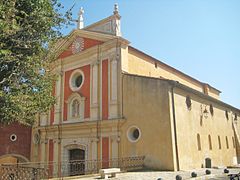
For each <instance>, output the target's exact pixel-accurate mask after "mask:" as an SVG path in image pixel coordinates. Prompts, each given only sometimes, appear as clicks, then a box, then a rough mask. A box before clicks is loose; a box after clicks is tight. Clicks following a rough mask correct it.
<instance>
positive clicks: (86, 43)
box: [59, 36, 103, 59]
mask: <svg viewBox="0 0 240 180" xmlns="http://www.w3.org/2000/svg"><path fill="white" fill-rule="evenodd" d="M102 43H103V42H102V41H99V40H95V39H90V38H86V37H81V36H76V37H75V38H74V40H73V41H72V43H70V45H69V46H68V47H67V48H66V50H64V51H63V52H62V53H61V54H60V55H59V58H61V59H63V58H65V57H68V56H71V55H73V54H77V53H80V52H82V51H84V50H86V49H88V48H91V47H93V46H96V45H99V44H102Z"/></svg>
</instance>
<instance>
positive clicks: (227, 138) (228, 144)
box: [226, 136, 229, 149]
mask: <svg viewBox="0 0 240 180" xmlns="http://www.w3.org/2000/svg"><path fill="white" fill-rule="evenodd" d="M226 146H227V149H229V144H228V138H227V136H226Z"/></svg>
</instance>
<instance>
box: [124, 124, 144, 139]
mask: <svg viewBox="0 0 240 180" xmlns="http://www.w3.org/2000/svg"><path fill="white" fill-rule="evenodd" d="M135 129H137V130H138V132H139V137H138V138H137V139H135V140H134V139H133V137H131V136H132V133H133V131H134V130H135ZM141 135H142V134H141V130H140V129H139V128H138V127H137V126H135V125H134V126H130V127H129V128H128V130H127V138H128V140H129V141H130V142H132V143H135V142H137V141H139V139H140V138H141Z"/></svg>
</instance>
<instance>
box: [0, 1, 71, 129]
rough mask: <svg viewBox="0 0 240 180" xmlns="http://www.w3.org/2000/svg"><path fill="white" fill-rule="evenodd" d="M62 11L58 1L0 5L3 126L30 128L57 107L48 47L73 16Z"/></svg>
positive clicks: (0, 117)
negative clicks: (10, 124) (13, 123)
mask: <svg viewBox="0 0 240 180" xmlns="http://www.w3.org/2000/svg"><path fill="white" fill-rule="evenodd" d="M61 8H63V7H62V5H61V4H60V3H59V2H57V0H5V1H4V0H3V1H1V2H0V123H4V124H9V123H12V122H15V121H17V122H20V123H24V124H29V125H31V124H33V122H34V121H35V117H36V114H37V113H43V112H47V111H49V109H50V108H51V106H52V105H53V104H54V102H55V99H54V97H53V95H52V89H53V82H54V78H55V77H54V75H53V74H52V73H51V69H50V66H49V65H50V63H51V61H52V60H53V59H54V57H52V56H49V49H50V48H49V44H51V43H52V42H55V41H56V40H57V39H58V38H60V37H61V33H60V29H61V27H62V26H63V25H67V24H69V21H68V18H67V17H69V15H70V14H71V13H70V12H67V13H66V14H65V15H62V14H61V13H60V9H61ZM66 15H67V16H66ZM47 57H48V58H47ZM50 57H51V58H50Z"/></svg>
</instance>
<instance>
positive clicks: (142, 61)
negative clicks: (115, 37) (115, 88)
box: [128, 48, 219, 99]
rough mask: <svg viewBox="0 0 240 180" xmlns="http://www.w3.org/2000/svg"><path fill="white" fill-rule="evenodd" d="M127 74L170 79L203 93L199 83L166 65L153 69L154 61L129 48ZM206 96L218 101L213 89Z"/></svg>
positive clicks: (217, 95) (159, 65) (158, 64)
mask: <svg viewBox="0 0 240 180" xmlns="http://www.w3.org/2000/svg"><path fill="white" fill-rule="evenodd" d="M128 73H131V74H137V75H143V76H150V77H157V78H165V79H170V80H174V81H178V82H180V83H181V84H184V85H186V86H188V87H191V88H193V89H195V90H197V91H200V92H203V91H204V90H203V88H204V87H203V85H202V84H201V83H198V82H196V81H194V80H193V79H191V78H189V77H186V76H184V75H182V74H181V73H179V72H177V71H176V70H173V69H171V68H169V67H167V66H166V65H162V64H160V63H157V67H155V61H153V60H151V59H150V58H148V57H146V56H144V55H142V54H140V53H138V52H136V51H134V50H132V49H131V48H128ZM208 95H209V96H212V97H214V98H216V99H219V94H218V93H217V91H214V90H213V89H209V91H208Z"/></svg>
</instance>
